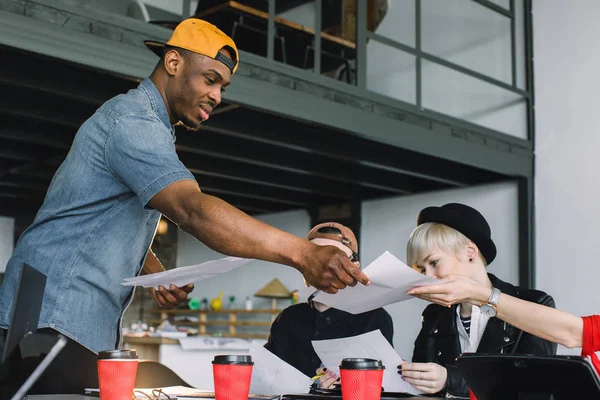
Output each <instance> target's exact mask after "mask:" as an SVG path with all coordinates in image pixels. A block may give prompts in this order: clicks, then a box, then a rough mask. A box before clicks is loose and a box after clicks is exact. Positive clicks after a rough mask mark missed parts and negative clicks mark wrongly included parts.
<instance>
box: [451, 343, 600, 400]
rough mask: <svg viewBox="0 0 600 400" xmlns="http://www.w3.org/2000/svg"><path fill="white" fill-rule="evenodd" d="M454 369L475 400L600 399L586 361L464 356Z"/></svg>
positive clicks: (599, 380) (599, 388) (598, 383)
mask: <svg viewBox="0 0 600 400" xmlns="http://www.w3.org/2000/svg"><path fill="white" fill-rule="evenodd" d="M456 366H457V367H458V369H459V370H460V371H461V373H462V375H463V377H464V378H465V381H466V382H467V384H468V385H469V387H470V388H471V390H472V391H473V393H474V394H475V396H476V397H477V399H478V400H496V399H498V400H505V399H529V398H531V399H553V400H568V399H573V398H575V396H578V398H585V399H600V378H599V377H598V374H597V373H596V371H595V370H594V367H593V366H592V364H591V362H590V361H589V360H588V359H587V358H585V357H580V356H534V355H504V354H488V355H485V354H463V355H462V356H460V357H458V358H457V360H456Z"/></svg>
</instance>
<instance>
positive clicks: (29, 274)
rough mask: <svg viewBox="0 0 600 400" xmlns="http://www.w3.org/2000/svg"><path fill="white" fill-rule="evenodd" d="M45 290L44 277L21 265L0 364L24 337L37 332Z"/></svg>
mask: <svg viewBox="0 0 600 400" xmlns="http://www.w3.org/2000/svg"><path fill="white" fill-rule="evenodd" d="M45 289H46V275H44V274H42V273H41V272H39V271H38V270H36V269H35V268H33V267H31V266H29V265H27V264H23V265H21V269H20V270H19V281H18V284H17V290H16V291H15V300H14V301H13V305H12V310H11V315H10V325H9V327H8V332H7V335H6V342H5V345H4V351H3V353H2V360H0V363H2V364H4V362H6V360H7V359H8V357H9V356H10V355H11V354H12V353H13V351H14V350H15V348H16V347H17V346H18V345H19V343H20V342H21V340H22V339H23V338H24V337H25V336H26V335H29V334H31V333H35V331H37V326H38V321H39V319H40V311H41V310H42V300H43V298H44V290H45Z"/></svg>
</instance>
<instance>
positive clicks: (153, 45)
mask: <svg viewBox="0 0 600 400" xmlns="http://www.w3.org/2000/svg"><path fill="white" fill-rule="evenodd" d="M144 44H145V45H146V47H148V48H149V49H150V50H152V52H153V53H154V54H156V55H157V56H159V57H162V56H163V53H164V51H165V46H166V45H167V44H166V43H162V42H157V41H154V40H144Z"/></svg>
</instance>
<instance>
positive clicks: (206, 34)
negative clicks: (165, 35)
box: [144, 18, 240, 75]
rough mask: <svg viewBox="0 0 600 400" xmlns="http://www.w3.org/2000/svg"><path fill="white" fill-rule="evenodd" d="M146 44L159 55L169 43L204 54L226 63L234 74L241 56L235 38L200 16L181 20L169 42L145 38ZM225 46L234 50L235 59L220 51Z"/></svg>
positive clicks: (160, 55)
mask: <svg viewBox="0 0 600 400" xmlns="http://www.w3.org/2000/svg"><path fill="white" fill-rule="evenodd" d="M144 44H146V46H148V48H149V49H150V50H152V51H153V52H154V53H155V54H156V55H157V56H159V57H162V55H163V52H164V49H165V46H167V45H168V46H173V47H179V48H181V49H185V50H189V51H193V52H194V53H198V54H202V55H204V56H207V57H210V58H212V59H214V60H217V61H220V62H222V63H223V64H225V65H226V66H227V67H228V68H229V70H230V71H231V74H232V75H233V74H234V73H235V71H236V70H237V67H238V65H239V59H240V58H239V54H238V50H237V47H236V45H235V42H234V41H233V39H231V38H230V37H229V36H227V35H226V34H225V33H223V31H221V30H220V29H219V28H217V27H216V26H214V25H213V24H211V23H209V22H206V21H204V20H201V19H198V18H188V19H185V20H183V21H181V22H180V23H179V25H177V27H176V28H175V30H174V31H173V35H171V39H169V41H168V42H167V43H163V42H158V41H155V40H145V41H144ZM223 48H226V49H229V50H230V51H232V52H233V53H234V56H235V60H232V59H230V58H229V57H227V56H225V55H224V54H223V53H219V51H220V50H221V49H223Z"/></svg>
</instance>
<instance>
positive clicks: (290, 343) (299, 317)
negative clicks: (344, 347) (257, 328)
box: [265, 222, 394, 388]
mask: <svg viewBox="0 0 600 400" xmlns="http://www.w3.org/2000/svg"><path fill="white" fill-rule="evenodd" d="M306 238H307V239H308V240H310V241H311V242H313V243H315V244H317V245H319V246H335V247H337V248H339V249H341V250H342V251H344V252H345V253H346V254H347V255H348V257H349V258H350V260H351V261H352V262H354V263H356V265H357V266H359V261H358V243H357V241H356V237H355V236H354V233H353V232H352V230H351V229H350V228H348V227H346V226H344V225H341V224H338V223H336V222H326V223H323V224H319V225H317V226H315V227H314V228H312V229H311V230H310V232H309V233H308V236H307V237H306ZM377 329H379V330H380V331H381V333H382V334H383V336H384V337H385V338H386V339H387V341H388V342H389V343H390V344H391V345H392V346H393V342H392V341H393V336H394V327H393V324H392V318H391V317H390V315H389V314H388V313H387V312H386V311H385V310H384V309H383V308H378V309H375V310H372V311H367V312H364V313H362V314H350V313H347V312H345V311H341V310H337V309H335V308H331V307H329V306H327V305H325V304H322V303H318V302H316V301H312V300H311V299H309V300H308V302H306V303H299V304H294V305H292V306H290V307H288V308H286V309H285V310H283V311H282V312H281V314H279V316H278V317H277V319H276V320H275V321H274V322H273V325H271V332H270V335H269V340H268V341H267V344H265V347H266V348H267V349H268V350H269V351H271V353H273V354H275V355H276V356H278V357H279V358H281V359H282V360H283V361H285V362H287V363H288V364H290V365H292V366H294V367H295V368H296V369H298V370H299V371H301V372H302V373H303V374H305V375H307V376H311V377H312V376H313V375H315V374H317V375H322V376H321V377H320V378H319V383H320V387H321V388H330V387H332V386H333V384H334V383H336V382H337V380H338V377H337V376H336V375H335V374H334V373H333V372H331V371H328V370H327V368H325V367H326V366H324V365H322V363H321V360H320V359H319V357H318V356H317V353H315V350H314V349H313V346H312V343H311V341H312V340H327V339H340V338H345V337H350V336H356V335H361V334H363V333H367V332H371V331H375V330H377Z"/></svg>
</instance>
